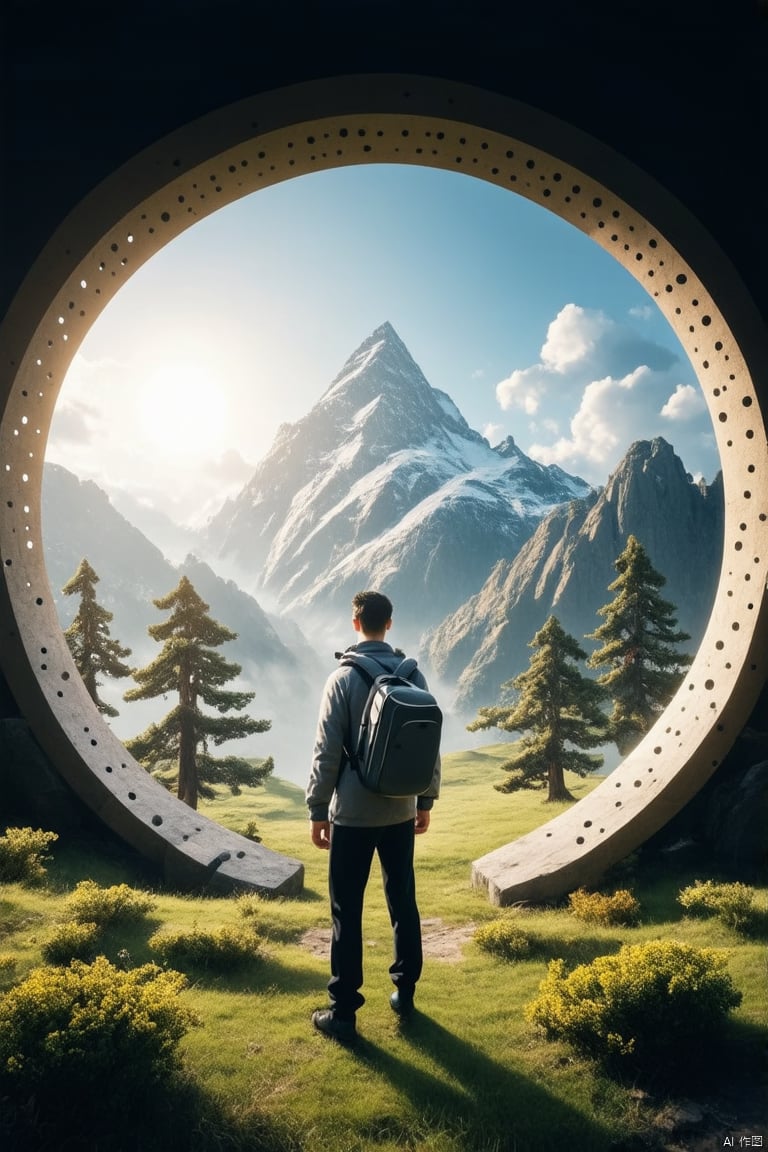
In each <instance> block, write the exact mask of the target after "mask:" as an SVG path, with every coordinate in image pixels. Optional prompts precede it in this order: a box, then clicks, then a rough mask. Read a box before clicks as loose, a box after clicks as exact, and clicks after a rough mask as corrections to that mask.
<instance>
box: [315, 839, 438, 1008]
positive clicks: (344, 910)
mask: <svg viewBox="0 0 768 1152" xmlns="http://www.w3.org/2000/svg"><path fill="white" fill-rule="evenodd" d="M413 844H414V822H413V820H406V821H405V823H402V824H388V825H386V826H384V827H382V828H352V827H346V826H344V825H341V824H333V825H332V826H331V851H330V863H329V888H330V896H331V915H332V917H333V935H332V938H331V979H330V981H329V983H328V994H329V997H330V1001H331V1006H332V1007H333V1009H334V1012H335V1013H336V1015H337V1016H338V1017H339V1018H340V1019H349V1018H351V1017H353V1016H354V1014H355V1012H356V1011H357V1009H358V1008H359V1007H360V1006H361V1005H362V1004H364V1003H365V997H364V996H362V995H361V993H360V988H361V987H362V984H363V898H364V896H365V886H366V884H367V883H368V877H369V875H370V872H371V863H372V861H373V854H374V852H378V854H379V862H380V864H381V875H382V880H383V882H384V895H385V896H386V900H387V908H388V909H389V918H390V921H391V923H392V929H393V933H394V951H395V958H394V961H393V963H392V964H391V966H390V969H389V973H390V976H391V977H392V981H393V983H394V984H395V985H396V986H397V987H398V988H399V989H400V991H401V992H404V993H406V994H408V993H412V992H413V989H414V986H415V984H416V981H417V980H418V978H419V976H420V975H421V966H422V951H421V921H420V920H419V910H418V908H417V906H416V882H415V877H414V872H413Z"/></svg>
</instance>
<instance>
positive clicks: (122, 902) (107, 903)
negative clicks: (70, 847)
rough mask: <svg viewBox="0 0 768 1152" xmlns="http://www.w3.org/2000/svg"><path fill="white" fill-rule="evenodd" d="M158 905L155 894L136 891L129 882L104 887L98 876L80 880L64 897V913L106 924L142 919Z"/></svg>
mask: <svg viewBox="0 0 768 1152" xmlns="http://www.w3.org/2000/svg"><path fill="white" fill-rule="evenodd" d="M155 907H156V901H155V900H154V899H153V897H152V896H150V895H149V894H148V893H146V892H137V891H136V890H135V889H134V888H131V887H129V885H128V884H113V885H112V887H111V888H102V887H100V885H98V884H97V883H96V882H95V880H81V881H80V883H79V884H78V885H77V886H76V887H75V889H74V891H72V892H71V893H70V894H69V896H68V897H67V898H66V900H65V901H64V906H63V913H64V916H65V918H66V919H68V920H77V921H79V922H80V923H90V924H98V926H99V927H100V928H105V927H106V926H107V925H108V924H114V923H118V922H119V923H122V924H125V923H129V922H131V921H136V920H141V919H143V918H144V916H146V915H147V913H148V912H151V911H152V910H153V909H154V908H155Z"/></svg>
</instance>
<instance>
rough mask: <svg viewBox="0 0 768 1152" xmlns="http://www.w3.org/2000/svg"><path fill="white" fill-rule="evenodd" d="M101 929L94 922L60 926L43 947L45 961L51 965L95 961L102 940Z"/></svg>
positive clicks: (78, 922)
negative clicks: (76, 961)
mask: <svg viewBox="0 0 768 1152" xmlns="http://www.w3.org/2000/svg"><path fill="white" fill-rule="evenodd" d="M101 934H102V932H101V928H100V927H99V925H98V924H94V923H93V921H92V920H90V921H89V920H84V921H79V920H75V921H70V922H69V923H66V924H58V925H57V926H56V928H55V929H54V931H53V933H52V935H51V936H50V937H49V939H48V940H46V942H45V943H44V944H43V946H42V949H41V951H42V954H43V960H47V961H48V963H49V964H69V963H71V961H72V960H93V958H94V957H95V955H96V952H97V950H98V946H99V940H100V939H101Z"/></svg>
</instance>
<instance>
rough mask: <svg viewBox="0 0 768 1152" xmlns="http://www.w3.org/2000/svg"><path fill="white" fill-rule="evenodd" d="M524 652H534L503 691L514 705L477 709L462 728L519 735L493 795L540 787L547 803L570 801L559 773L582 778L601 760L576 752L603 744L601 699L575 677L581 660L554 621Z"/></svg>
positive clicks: (572, 642)
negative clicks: (511, 693)
mask: <svg viewBox="0 0 768 1152" xmlns="http://www.w3.org/2000/svg"><path fill="white" fill-rule="evenodd" d="M529 647H531V648H534V649H535V652H534V655H533V656H532V657H531V660H530V664H529V667H528V669H527V671H525V672H521V673H520V675H519V676H516V677H515V678H514V680H511V681H507V683H506V684H504V685H503V687H504V689H507V690H508V689H510V688H511V689H513V690H515V691H516V692H517V693H518V699H517V702H516V703H514V704H511V705H504V704H496V705H492V706H490V707H484V708H480V709H479V715H478V718H477V719H476V720H474V721H473V722H472V723H471V724H468V725H467V727H468V729H469V731H470V732H476V731H477V730H478V729H481V728H501V729H502V731H504V732H524V733H525V735H524V736H523V737H522V739H520V740H519V741H518V742H517V744H516V745H515V752H514V755H513V757H512V758H511V759H510V760H508V761H507V762H506V763H505V764H504V765H502V771H504V772H507V773H508V775H507V778H506V780H504V781H503V782H502V783H500V784H495V785H494V787H495V788H496V789H497V791H499V792H517V791H520V790H521V789H523V788H544V787H546V788H547V801H550V800H573V796H572V795H571V793H570V792H569V791H568V789H567V788H566V786H565V775H564V774H565V772H566V771H568V772H575V773H576V774H577V775H578V776H586V775H588V774H589V773H590V772H594V771H595V770H596V769H597V768H600V767H601V765H602V763H603V758H602V756H590V755H588V754H587V753H586V752H584V751H581V749H584V748H596V747H597V746H598V745H599V744H601V743H602V742H603V740H604V738H605V716H604V714H603V711H602V709H601V703H602V702H603V700H604V695H605V694H604V692H603V690H602V689H601V688H600V686H599V685H598V684H597V683H596V682H595V681H594V680H590V679H589V678H588V677H587V676H584V675H582V673H581V672H580V671H579V669H578V667H577V666H576V664H575V663H574V662H575V661H579V660H584V659H586V655H587V654H586V652H584V651H583V649H582V648H581V647H580V645H579V644H578V642H577V641H576V640H575V639H574V637H573V636H569V635H568V633H567V632H565V631H564V630H563V628H562V625H561V624H560V622H559V620H558V619H557V617H556V616H550V617H549V619H548V620H547V621H546V623H545V624H544V626H543V628H541V629H540V630H539V631H538V632H537V633H536V635H535V636H534V638H533V640H532V641H531V642H530V645H529Z"/></svg>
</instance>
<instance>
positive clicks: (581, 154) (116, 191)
mask: <svg viewBox="0 0 768 1152" xmlns="http://www.w3.org/2000/svg"><path fill="white" fill-rule="evenodd" d="M363 163H404V164H420V165H426V166H431V167H436V168H443V169H447V170H450V171H459V172H464V173H466V174H468V175H472V176H475V177H478V178H480V179H483V180H487V181H489V182H491V183H494V184H497V185H498V186H500V187H503V188H507V189H509V190H511V191H513V192H517V193H518V194H519V195H522V196H525V197H526V198H528V199H530V200H532V201H534V202H536V203H538V204H540V205H542V206H543V207H546V208H548V209H550V210H551V211H552V212H554V213H556V214H557V215H559V216H560V217H562V218H563V219H564V220H567V221H568V222H569V223H570V224H572V225H574V226H575V227H577V228H579V229H580V230H581V231H582V232H584V233H586V234H587V235H588V236H590V237H591V238H592V239H593V240H595V241H596V242H597V243H598V244H600V245H601V246H602V247H603V248H605V249H606V250H607V251H608V252H610V253H611V254H612V255H613V256H614V257H615V258H616V259H617V260H618V261H619V263H621V264H622V265H623V266H624V267H625V268H626V269H627V270H628V271H629V272H631V273H632V275H633V276H634V277H635V278H636V279H637V280H638V281H639V283H640V284H642V286H643V287H644V288H645V289H646V290H647V291H648V293H649V295H650V296H651V297H652V298H653V299H654V300H655V302H656V303H657V304H658V306H659V308H660V309H661V311H662V312H663V314H664V315H665V316H666V318H667V320H668V321H669V323H670V325H671V326H672V328H673V329H674V331H675V332H676V334H677V336H678V337H679V339H680V341H681V342H682V344H683V346H684V348H685V349H686V351H687V353H688V355H689V358H690V360H691V363H692V364H693V367H694V370H695V371H696V373H697V376H698V379H699V381H700V383H701V386H702V389H703V392H704V396H705V398H706V401H707V404H708V406H709V409H710V412H711V415H712V421H713V425H714V428H715V432H716V437H717V443H718V448H719V452H720V459H721V463H722V470H723V479H724V488H725V501H726V517H725V524H726V526H725V544H724V561H723V567H722V571H721V577H720V584H719V588H718V594H717V599H716V603H715V606H714V609H713V612H712V616H711V619H710V622H709V626H708V628H707V632H706V635H705V637H704V639H703V641H702V644H701V647H700V649H699V652H698V655H697V657H696V659H695V661H694V663H693V664H692V666H691V668H690V670H689V672H688V674H687V676H686V678H685V681H684V683H683V685H682V686H681V688H680V690H679V691H678V693H677V694H676V696H675V697H674V699H673V700H672V702H671V704H670V705H669V707H668V708H667V709H666V711H665V712H664V713H663V715H662V716H661V717H660V719H659V720H658V722H657V724H656V725H655V727H654V728H653V730H652V731H651V732H650V733H649V734H648V736H647V737H646V738H645V739H644V740H643V742H642V743H641V744H640V745H639V746H638V747H637V748H636V749H635V751H634V752H633V753H632V754H631V755H630V756H629V757H628V758H627V759H626V760H625V761H624V762H623V764H621V765H620V767H619V768H617V769H616V770H615V771H614V772H613V773H612V774H611V775H610V777H608V778H607V779H606V780H605V781H603V782H602V783H601V784H600V785H599V786H598V787H597V788H596V789H595V790H594V791H593V792H592V793H591V794H590V795H589V796H588V797H587V798H585V799H584V800H582V801H581V802H580V803H579V804H577V805H575V806H574V807H573V808H572V809H570V810H569V811H568V812H566V813H565V814H563V815H561V816H559V817H557V818H556V819H555V820H552V821H551V822H550V823H548V824H546V825H544V826H543V827H541V828H539V829H537V830H536V831H535V832H532V833H530V834H528V835H527V836H524V837H523V838H522V839H520V840H518V841H515V842H514V843H513V844H509V845H506V846H504V847H500V848H498V849H497V850H495V851H494V852H491V853H489V854H488V855H487V856H484V857H483V858H482V859H480V860H476V861H475V862H474V864H473V868H472V878H473V882H474V883H475V885H477V886H478V887H481V888H485V889H486V890H487V892H488V895H489V897H490V899H491V900H492V901H493V902H495V903H500V904H506V903H511V902H513V901H521V900H530V901H537V900H547V899H552V898H556V897H558V896H560V895H562V894H564V893H565V892H567V891H569V890H571V889H572V888H574V887H577V886H579V885H581V884H586V883H590V882H591V881H593V880H595V879H596V878H597V877H598V876H599V875H600V874H601V873H602V872H603V871H604V870H605V869H606V868H607V867H608V866H609V865H610V864H611V863H613V862H615V861H616V860H619V859H621V858H622V857H623V856H625V855H626V854H627V853H628V852H630V851H631V850H632V849H633V848H635V847H637V845H638V844H640V843H642V842H643V841H644V840H645V839H647V838H648V836H650V835H652V834H653V833H654V832H655V831H657V830H658V829H659V828H660V827H662V826H663V824H664V823H666V821H667V820H668V819H669V818H670V817H671V816H672V815H674V813H675V812H676V811H678V810H679V809H680V807H682V805H683V804H684V803H685V802H686V801H687V800H688V799H690V797H691V796H693V795H694V794H695V793H696V791H697V790H698V789H699V788H700V787H701V785H702V784H703V783H704V782H705V781H706V780H707V779H708V777H709V776H710V775H711V774H712V772H713V771H714V770H715V768H716V767H717V765H718V764H719V763H720V762H721V760H722V758H723V756H724V755H725V754H726V753H727V752H728V750H729V749H730V747H731V745H732V744H733V741H734V740H735V738H736V736H737V735H738V732H739V731H740V729H741V728H742V727H743V725H744V723H745V722H746V720H747V718H748V716H749V713H750V711H751V709H752V707H753V705H754V702H755V700H756V698H757V695H758V693H759V691H760V689H761V688H762V685H763V683H764V681H765V679H766V660H765V649H766V643H765V633H766V616H767V614H766V596H765V583H766V560H767V559H768V449H767V446H766V435H765V426H764V420H763V414H762V412H761V408H760V403H759V397H758V394H757V392H756V390H755V386H754V383H753V381H754V380H765V379H768V374H766V349H765V347H764V343H763V340H762V331H763V330H762V325H761V321H760V318H759V316H758V315H757V312H756V309H755V308H754V305H753V303H752V301H751V299H750V298H749V296H748V294H747V293H746V291H745V290H744V288H743V287H742V285H741V283H740V281H739V280H738V278H737V276H736V275H735V273H734V271H733V269H732V267H731V265H730V264H729V262H728V261H727V260H726V259H725V257H724V256H723V255H722V254H721V253H720V251H719V250H718V249H717V248H716V247H715V245H714V244H713V242H712V241H711V239H710V238H709V236H708V235H707V234H706V233H704V232H703V230H702V229H701V228H700V227H699V226H698V225H697V223H696V222H695V220H694V219H693V218H692V217H691V216H690V214H689V213H688V212H687V211H686V210H685V209H684V207H683V206H681V205H680V204H679V203H678V202H676V201H674V200H673V199H672V198H671V197H670V196H668V195H667V194H666V193H665V191H664V190H663V189H662V188H661V187H659V186H658V185H657V184H655V183H654V182H653V181H651V180H650V179H649V178H648V177H647V176H645V174H644V173H642V172H641V171H640V170H638V169H637V168H635V167H634V166H632V165H631V164H629V163H628V162H627V161H625V160H624V159H622V158H621V157H619V156H617V155H616V154H615V153H613V152H611V151H610V150H609V149H607V148H604V147H603V146H601V145H600V144H599V143H598V142H597V141H595V140H594V139H593V138H591V137H587V136H585V135H584V134H582V133H580V132H579V131H577V130H576V129H574V128H572V127H570V126H568V125H566V124H564V123H563V122H561V121H557V120H555V119H553V118H551V117H548V116H545V115H544V114H541V113H539V112H537V111H535V110H534V109H532V108H530V107H527V106H523V105H520V104H518V103H516V102H514V101H512V100H509V99H507V98H505V97H501V96H498V95H496V94H493V93H489V92H485V91H483V90H479V89H476V88H470V87H467V86H464V85H460V84H454V83H450V82H444V81H436V80H428V79H424V78H420V77H403V76H390V75H382V76H349V77H338V78H334V79H328V80H321V81H316V82H311V83H308V84H302V85H298V86H295V87H290V88H285V89H281V90H278V91H275V92H272V93H269V94H266V95H260V96H257V97H254V98H252V99H249V100H246V101H244V102H241V103H238V104H235V105H232V106H230V107H227V108H224V109H221V110H219V111H217V112H214V113H212V114H210V115H209V116H206V117H204V118H203V119H201V120H199V121H196V122H195V123H192V124H190V125H188V126H186V127H185V128H183V129H181V130H179V131H178V132H175V133H174V134H172V135H171V136H169V137H167V138H165V139H163V140H161V141H160V142H158V143H157V144H156V145H154V146H152V147H151V148H149V149H147V150H146V151H145V152H143V153H141V154H139V155H138V156H136V157H135V158H134V159H132V160H131V161H130V162H129V163H128V164H127V165H125V166H124V168H122V169H120V170H119V171H117V172H116V173H114V175H113V176H112V177H110V178H109V179H108V180H106V181H105V182H104V183H103V184H101V185H100V186H99V187H98V188H96V189H95V190H94V191H93V192H92V193H91V194H90V195H89V196H88V197H87V198H86V200H84V201H83V202H82V203H81V204H80V205H79V206H78V208H77V209H76V210H75V211H74V212H73V213H72V214H71V215H70V216H69V217H68V218H67V220H66V221H65V222H64V223H63V225H62V226H61V227H60V229H59V230H58V232H57V233H56V234H55V235H54V237H53V238H52V239H51V241H50V243H49V244H48V245H47V247H46V248H45V250H44V251H43V253H42V254H41V256H40V257H39V259H38V260H37V262H36V263H35V265H34V267H33V268H32V270H31V272H30V274H29V276H28V277H27V279H26V281H25V282H24V284H23V286H22V288H21V290H20V291H19V293H18V295H17V297H16V299H15V300H14V302H13V304H12V306H11V308H10V310H9V313H8V315H7V317H6V319H5V321H4V323H3V325H2V328H1V329H0V402H1V403H2V406H3V417H2V424H1V425H0V470H1V472H2V478H3V497H2V506H1V507H0V566H1V567H2V581H0V667H2V671H3V674H4V675H5V677H6V679H7V680H8V683H9V685H10V687H11V690H12V691H13V693H14V696H15V698H16V700H17V702H18V704H19V706H20V708H21V709H22V712H23V714H24V716H25V717H26V719H27V720H28V722H29V723H30V725H31V727H32V730H33V732H34V733H35V736H36V737H37V739H38V741H39V743H40V744H41V745H42V747H43V748H44V749H45V751H46V752H47V754H48V756H49V758H50V759H51V761H52V762H53V763H54V765H55V766H56V768H57V770H58V771H59V772H60V773H61V775H62V776H63V777H64V779H65V780H66V781H67V782H68V783H69V785H70V786H71V787H72V788H73V789H74V790H75V791H76V792H77V793H78V794H79V796H80V797H81V798H82V799H83V800H84V801H85V802H86V803H87V804H88V805H89V806H90V807H91V808H92V809H93V811H94V812H95V813H96V814H97V815H98V816H99V817H100V818H101V819H102V820H103V821H104V822H105V823H106V824H107V825H109V826H110V827H111V828H112V829H113V830H114V831H116V832H117V833H118V834H119V835H120V836H122V837H123V838H124V839H125V840H126V841H128V842H129V843H130V844H132V845H133V846H134V847H135V848H137V849H138V850H139V851H140V852H142V853H144V854H145V855H147V856H148V857H150V858H151V859H153V860H155V861H157V862H159V863H161V864H162V865H163V867H164V869H165V872H166V875H167V876H169V877H170V878H171V879H173V880H174V881H175V882H177V883H186V884H190V885H192V884H196V883H199V882H200V881H201V880H203V879H205V880H207V881H208V882H209V883H213V885H214V886H218V887H220V888H221V889H224V890H226V889H228V888H233V887H237V886H241V887H251V888H256V889H258V890H262V891H270V892H283V893H288V892H295V891H297V890H299V889H300V887H301V883H302V873H303V869H302V866H301V864H300V863H299V862H298V861H296V860H290V859H288V858H285V857H282V856H279V855H278V854H276V853H272V852H270V851H269V850H268V849H265V848H263V846H261V845H255V844H252V843H251V842H250V841H247V840H244V839H243V838H241V837H239V836H237V835H235V834H234V833H231V832H228V831H226V830H225V829H223V828H221V827H220V826H219V825H217V824H215V823H214V822H213V821H209V820H207V819H205V818H204V817H201V816H200V815H199V814H198V813H196V812H193V811H191V810H190V809H189V808H187V807H186V806H185V805H183V804H181V803H180V802H178V801H177V800H175V799H174V798H173V797H172V796H170V795H169V794H168V793H167V792H166V791H165V790H164V789H163V788H161V787H160V785H158V784H156V783H155V782H154V781H153V780H152V779H151V777H149V776H148V775H147V773H146V772H145V771H144V770H143V769H142V768H141V767H140V766H139V765H138V764H137V763H136V762H135V761H134V760H133V759H132V758H131V757H130V756H129V755H128V753H127V752H126V750H125V749H124V748H123V746H122V745H121V744H120V742H119V741H118V740H117V739H116V737H115V736H114V735H113V734H112V732H111V730H110V729H109V727H108V726H107V724H106V723H105V722H104V721H103V719H102V718H101V716H100V715H99V714H98V712H97V711H96V709H95V707H94V705H93V703H92V702H91V700H90V697H89V696H88V694H87V692H86V690H85V688H84V686H83V684H82V681H81V680H80V677H79V676H78V674H77V672H76V669H75V667H74V664H73V661H72V658H71V655H70V653H69V650H68V648H67V645H66V642H65V640H64V638H63V634H62V631H61V628H60V626H59V623H58V619H57V616H56V611H55V606H54V602H53V597H52V595H51V590H50V587H49V583H48V579H47V575H46V571H45V564H44V559H43V544H42V533H41V485H42V476H43V461H44V453H45V443H46V438H47V434H48V429H49V426H50V421H51V417H52V414H53V410H54V406H55V402H56V397H57V394H58V391H59V388H60V386H61V383H62V380H63V379H64V376H65V374H66V371H67V368H68V366H69V364H70V361H71V359H72V357H73V355H74V353H75V351H76V350H77V348H78V346H79V344H80V343H81V341H82V339H83V337H84V336H85V334H86V332H87V331H88V329H89V328H90V326H91V325H92V324H93V323H94V321H95V320H96V318H97V316H98V315H99V314H100V312H101V311H102V309H103V308H104V306H105V305H106V304H107V303H108V302H109V301H110V300H111V299H112V297H113V296H114V295H115V293H116V292H117V291H118V290H119V289H120V287H121V286H122V285H123V284H124V283H125V282H126V281H127V279H128V278H129V277H130V276H131V275H132V273H133V272H134V271H135V270H136V269H137V268H138V267H139V266H140V265H141V264H142V263H144V262H145V261H146V260H147V259H149V258H150V257H151V256H152V255H153V254H154V253H155V252H157V251H158V250H159V249H160V248H161V247H163V245H165V244H166V243H168V242H169V241H170V240H172V239H173V238H174V237H175V236H177V235H179V234H180V233H181V232H183V231H184V230H185V229H186V228H188V227H190V226H191V225H192V224H194V223H195V222H196V221H197V220H200V219H202V218H203V217H205V216H207V215H208V214H210V213H211V212H213V211H215V210H216V209H218V208H221V207H223V206H224V205H226V204H228V203H231V202H232V201H234V200H237V199H239V198H240V197H242V196H244V195H247V194H249V193H252V192H255V191H257V190H258V189H260V188H264V187H267V186H268V185H271V184H275V183H278V182H280V181H282V180H286V179H290V178H291V177H293V176H298V175H302V174H306V173H308V172H314V171H319V170H322V169H325V168H332V167H339V166H343V165H352V164H363Z"/></svg>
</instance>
